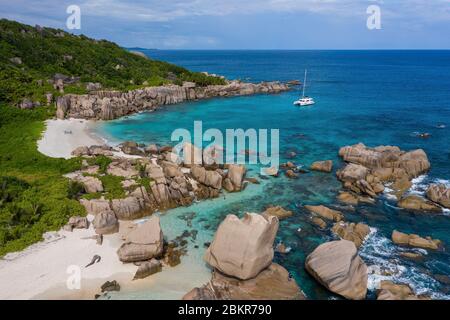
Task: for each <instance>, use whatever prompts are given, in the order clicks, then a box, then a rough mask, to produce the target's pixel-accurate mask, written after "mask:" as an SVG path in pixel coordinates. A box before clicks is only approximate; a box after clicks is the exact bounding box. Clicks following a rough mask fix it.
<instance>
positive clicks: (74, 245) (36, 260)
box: [0, 216, 137, 299]
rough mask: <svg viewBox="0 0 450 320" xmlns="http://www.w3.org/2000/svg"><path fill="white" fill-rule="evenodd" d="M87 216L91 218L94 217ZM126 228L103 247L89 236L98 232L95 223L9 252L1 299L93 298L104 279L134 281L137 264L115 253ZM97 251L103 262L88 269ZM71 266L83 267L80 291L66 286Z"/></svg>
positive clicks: (1, 264)
mask: <svg viewBox="0 0 450 320" xmlns="http://www.w3.org/2000/svg"><path fill="white" fill-rule="evenodd" d="M88 219H89V220H92V219H93V216H89V217H88ZM126 228H127V226H126V224H122V225H121V232H119V233H116V234H113V235H108V236H105V237H104V240H103V244H102V245H101V246H99V245H97V244H96V241H95V240H94V239H89V237H92V236H94V235H95V232H94V228H93V226H92V224H91V226H90V227H89V229H75V230H74V231H73V232H68V231H64V230H62V229H61V230H59V231H58V232H57V233H50V234H52V235H57V234H58V235H59V237H56V238H54V239H52V240H44V241H41V242H39V243H37V244H34V245H32V246H30V247H28V248H26V249H24V250H23V251H20V252H17V253H11V254H7V255H6V256H5V257H4V258H3V259H1V260H0V271H1V272H0V282H1V283H2V288H3V289H4V290H1V292H0V299H56V298H59V299H61V298H63V297H64V298H65V299H67V298H72V299H89V298H90V299H93V298H94V295H95V294H96V293H99V291H100V289H99V288H100V285H101V284H103V283H104V282H105V281H107V280H118V281H120V280H124V279H126V278H128V279H130V280H131V278H132V277H133V275H134V272H135V271H136V269H137V267H136V266H134V265H132V264H122V263H121V262H120V261H119V260H118V259H117V255H116V250H117V248H118V247H119V246H120V245H121V242H122V241H121V235H122V234H123V232H126ZM48 234H49V233H48ZM48 234H47V235H48ZM96 254H97V255H100V256H101V261H100V262H99V263H97V264H94V265H92V266H90V267H88V268H85V265H87V264H88V263H89V262H90V260H91V259H92V257H93V256H94V255H96ZM70 266H78V267H79V268H80V269H79V270H80V271H81V272H80V275H81V287H80V290H70V289H68V287H67V285H66V282H67V281H68V279H69V277H70V276H71V274H73V273H70V272H68V271H70V270H69V269H68V268H69V267H70ZM105 266H107V267H106V268H105Z"/></svg>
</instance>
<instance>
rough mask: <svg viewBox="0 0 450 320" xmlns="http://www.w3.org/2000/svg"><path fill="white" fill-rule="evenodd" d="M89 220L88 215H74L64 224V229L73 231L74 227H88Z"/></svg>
mask: <svg viewBox="0 0 450 320" xmlns="http://www.w3.org/2000/svg"><path fill="white" fill-rule="evenodd" d="M87 228H89V221H88V219H87V218H86V217H80V216H73V217H70V218H69V222H67V224H66V225H65V226H64V230H66V231H73V229H87Z"/></svg>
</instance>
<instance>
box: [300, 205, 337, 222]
mask: <svg viewBox="0 0 450 320" xmlns="http://www.w3.org/2000/svg"><path fill="white" fill-rule="evenodd" d="M305 209H306V210H308V211H310V212H311V213H313V214H314V215H317V216H320V217H322V218H325V219H328V220H332V221H341V220H342V219H343V218H344V216H343V215H342V213H341V212H340V211H337V210H333V209H330V208H327V207H325V206H322V205H320V206H305Z"/></svg>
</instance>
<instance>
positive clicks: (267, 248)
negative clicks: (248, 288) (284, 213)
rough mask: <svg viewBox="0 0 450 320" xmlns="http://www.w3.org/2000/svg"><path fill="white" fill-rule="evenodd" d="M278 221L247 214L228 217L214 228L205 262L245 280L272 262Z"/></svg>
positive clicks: (272, 217)
mask: <svg viewBox="0 0 450 320" xmlns="http://www.w3.org/2000/svg"><path fill="white" fill-rule="evenodd" d="M277 231H278V218H277V217H275V216H263V215H259V214H256V213H246V214H245V215H244V217H243V218H242V219H239V218H238V217H237V216H235V215H228V216H227V217H226V218H225V220H224V221H223V222H222V223H221V224H220V226H219V228H218V229H217V232H216V235H215V237H214V241H213V242H212V243H211V245H210V246H209V248H208V250H207V251H206V254H205V257H204V259H205V261H206V262H207V263H208V264H209V265H210V266H212V267H214V268H216V269H218V270H219V271H220V272H222V273H224V274H226V275H228V276H232V277H236V278H239V279H241V280H247V279H250V278H253V277H255V276H256V275H258V273H260V272H261V271H262V270H263V269H265V268H267V267H268V266H269V265H270V264H271V263H272V259H273V255H274V251H273V242H274V240H275V236H276V233H277Z"/></svg>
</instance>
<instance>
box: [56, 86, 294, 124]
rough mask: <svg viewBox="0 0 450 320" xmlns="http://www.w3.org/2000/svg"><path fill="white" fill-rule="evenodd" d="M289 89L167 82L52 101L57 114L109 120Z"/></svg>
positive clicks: (68, 116) (59, 116) (281, 87)
mask: <svg viewBox="0 0 450 320" xmlns="http://www.w3.org/2000/svg"><path fill="white" fill-rule="evenodd" d="M286 90H289V87H288V86H287V85H285V84H282V83H279V82H262V83H258V84H252V83H244V82H240V81H231V82H228V83H227V84H225V85H210V86H206V87H197V86H195V85H194V86H192V85H189V86H188V85H185V86H178V85H167V86H160V87H148V88H142V89H136V90H131V91H128V92H120V91H95V92H92V93H90V94H85V95H75V94H68V95H65V96H62V97H59V98H58V99H57V102H56V107H57V112H56V114H57V117H58V118H60V119H64V118H70V117H72V118H83V119H102V120H112V119H115V118H119V117H121V116H124V115H127V114H132V113H136V112H139V111H143V110H155V109H156V108H158V107H159V106H163V105H170V104H175V103H180V102H183V101H190V100H200V99H208V98H212V97H229V96H239V95H251V94H256V93H277V92H281V91H286Z"/></svg>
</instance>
